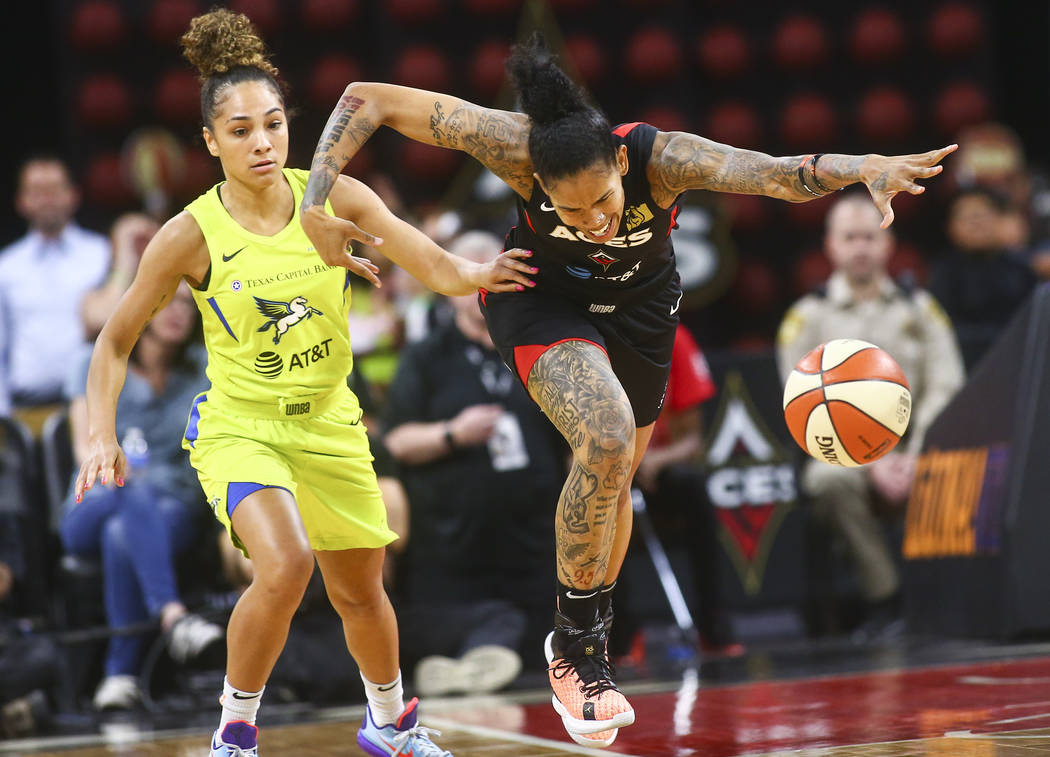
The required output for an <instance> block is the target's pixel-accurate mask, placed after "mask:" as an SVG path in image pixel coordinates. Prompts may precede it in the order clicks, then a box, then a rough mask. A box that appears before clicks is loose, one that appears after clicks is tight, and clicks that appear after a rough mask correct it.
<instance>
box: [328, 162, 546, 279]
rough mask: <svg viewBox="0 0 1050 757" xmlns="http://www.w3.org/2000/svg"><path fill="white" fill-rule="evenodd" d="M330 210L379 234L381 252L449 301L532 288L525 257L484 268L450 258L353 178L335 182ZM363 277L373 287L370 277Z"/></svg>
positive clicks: (511, 253)
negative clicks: (475, 294)
mask: <svg viewBox="0 0 1050 757" xmlns="http://www.w3.org/2000/svg"><path fill="white" fill-rule="evenodd" d="M332 207H333V209H334V210H335V212H336V213H338V214H339V215H347V216H350V217H351V218H354V219H356V220H357V221H358V222H360V223H361V225H362V226H365V227H366V228H369V229H374V230H375V231H376V232H377V233H379V234H382V235H383V240H384V241H383V247H382V250H383V253H384V254H385V255H386V256H387V257H388V258H390V260H392V261H393V262H394V263H396V264H397V265H399V266H401V267H402V268H404V269H405V270H406V271H408V272H409V273H410V274H412V276H414V277H415V278H417V279H419V280H420V281H421V282H423V284H425V285H426V286H428V287H429V288H430V289H433V290H434V291H435V292H439V293H441V294H446V295H450V296H457V295H466V294H471V293H473V292H476V291H477V290H478V289H486V290H488V291H490V292H514V291H519V292H520V291H522V290H523V289H524V288H525V287H530V286H532V285H533V283H532V281H531V280H530V279H529V278H528V274H530V273H535V269H534V268H533V266H532V264H531V263H529V262H528V260H527V259H528V258H529V257H530V256H531V254H532V253H531V252H529V251H527V250H518V249H514V250H507V251H506V252H505V253H503V254H502V255H500V256H499V257H497V258H496V259H495V260H492V261H490V262H488V263H475V262H473V261H470V260H467V259H466V258H461V257H459V256H458V255H452V254H451V253H449V252H446V251H445V250H444V249H442V248H441V247H439V246H438V245H437V244H435V243H434V241H433V240H432V239H431V238H430V237H428V236H427V235H426V234H424V233H423V232H422V231H420V230H419V229H417V228H416V227H414V226H412V225H411V224H408V223H405V222H404V221H402V220H401V219H400V218H398V217H397V216H395V215H394V214H393V213H391V212H390V209H389V208H387V206H386V205H384V204H383V201H382V200H381V199H379V196H378V195H376V193H375V192H373V191H372V190H371V189H369V188H368V187H367V186H365V185H364V184H362V183H361V182H360V181H358V180H357V179H351V178H350V177H349V176H342V177H340V178H339V180H338V181H337V182H336V185H335V187H334V188H333V191H332ZM335 220H339V219H335ZM343 223H345V221H343ZM370 265H371V264H370ZM366 278H368V279H369V280H370V281H372V282H373V283H374V284H378V283H379V280H378V278H377V277H376V276H375V275H374V274H373V275H371V276H366Z"/></svg>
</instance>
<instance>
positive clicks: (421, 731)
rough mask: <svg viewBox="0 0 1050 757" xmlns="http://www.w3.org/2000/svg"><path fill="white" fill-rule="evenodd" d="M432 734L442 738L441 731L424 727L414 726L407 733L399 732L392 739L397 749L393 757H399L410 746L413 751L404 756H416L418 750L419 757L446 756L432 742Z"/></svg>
mask: <svg viewBox="0 0 1050 757" xmlns="http://www.w3.org/2000/svg"><path fill="white" fill-rule="evenodd" d="M430 734H434V735H435V736H440V735H441V731H438V730H435V729H433V728H427V727H426V726H423V725H414V726H412V727H411V728H409V729H408V730H406V731H398V732H397V733H396V734H395V735H394V738H393V739H392V741H393V743H394V746H395V747H397V751H396V752H394V754H393V755H391V757H397V756H398V755H399V754H402V751H401V750H402V749H404V748H405V747H408V746H410V747H412V751H409V752H404V754H409V755H412V754H416V750H417V749H418V750H419V752H418V755H419V757H428V755H436V757H442V755H444V754H446V752H445V750H443V749H441V748H440V747H439V746H438V745H437V744H435V743H434V742H433V741H431V740H430Z"/></svg>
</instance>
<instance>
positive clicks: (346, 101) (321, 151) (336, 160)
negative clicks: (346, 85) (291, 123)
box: [302, 93, 376, 207]
mask: <svg viewBox="0 0 1050 757" xmlns="http://www.w3.org/2000/svg"><path fill="white" fill-rule="evenodd" d="M364 104H365V101H364V100H363V99H362V98H360V97H356V96H354V95H351V94H347V93H344V94H343V96H342V97H340V98H339V102H338V103H337V104H336V106H335V109H334V110H333V111H332V115H331V116H329V118H328V123H327V124H325V128H324V131H323V132H322V136H321V139H320V141H319V142H318V143H317V149H316V150H314V157H313V161H312V162H311V165H310V180H309V181H308V182H307V186H306V190H305V191H304V192H303V201H302V205H303V206H304V207H307V206H311V205H322V204H323V203H324V201H325V199H326V198H327V197H328V195H329V194H330V193H331V191H332V187H333V186H335V182H336V179H338V177H339V174H340V172H342V170H343V167H344V166H345V165H346V164H347V163H348V162H349V161H350V158H352V157H353V155H354V153H355V152H357V149H358V148H360V147H361V145H363V144H364V143H365V142H366V141H367V140H368V138H369V137H370V136H372V134H373V133H374V132H375V130H376V126H375V125H374V124H373V123H372V122H371V121H370V120H369V119H368V118H357V119H356V120H355V118H354V116H355V115H356V114H357V112H358V110H360V108H361V106H362V105H364ZM344 136H345V137H348V138H349V139H350V142H351V144H352V145H353V149H352V150H349V151H348V150H347V149H345V148H344V149H341V150H337V148H338V147H339V146H340V145H341V144H343V138H344Z"/></svg>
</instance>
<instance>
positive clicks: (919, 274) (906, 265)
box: [886, 195, 930, 286]
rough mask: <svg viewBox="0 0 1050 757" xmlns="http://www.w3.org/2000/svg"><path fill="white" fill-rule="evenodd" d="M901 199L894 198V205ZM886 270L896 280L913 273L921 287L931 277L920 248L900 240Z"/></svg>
mask: <svg viewBox="0 0 1050 757" xmlns="http://www.w3.org/2000/svg"><path fill="white" fill-rule="evenodd" d="M899 197H900V195H897V198H894V205H896V203H897V199H898V198H899ZM886 270H887V271H888V272H889V274H890V276H893V277H894V278H897V277H898V276H901V275H902V274H906V273H911V274H912V275H913V276H914V277H915V282H916V283H917V284H919V285H920V286H921V285H923V284H925V283H926V280H927V279H928V278H929V275H930V267H929V264H928V263H927V262H926V259H925V258H924V257H923V256H922V253H921V252H920V251H919V248H918V247H916V246H915V245H913V244H911V243H909V242H901V241H899V240H898V242H897V245H896V247H895V248H894V250H893V255H892V256H891V257H890V261H889V263H888V264H887V266H886Z"/></svg>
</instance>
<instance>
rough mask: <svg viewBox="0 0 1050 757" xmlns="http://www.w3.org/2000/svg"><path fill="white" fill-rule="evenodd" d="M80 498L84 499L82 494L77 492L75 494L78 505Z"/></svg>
mask: <svg viewBox="0 0 1050 757" xmlns="http://www.w3.org/2000/svg"><path fill="white" fill-rule="evenodd" d="M82 499H84V495H83V494H78V495H77V504H78V505H79V504H80V500H82Z"/></svg>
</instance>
